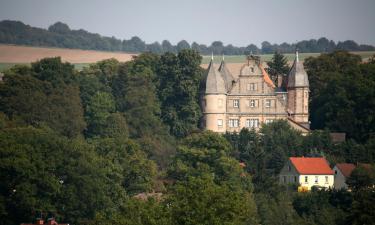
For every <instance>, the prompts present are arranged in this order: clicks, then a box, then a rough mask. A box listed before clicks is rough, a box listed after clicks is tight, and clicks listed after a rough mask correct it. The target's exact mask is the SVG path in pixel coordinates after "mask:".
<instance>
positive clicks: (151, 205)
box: [90, 199, 174, 225]
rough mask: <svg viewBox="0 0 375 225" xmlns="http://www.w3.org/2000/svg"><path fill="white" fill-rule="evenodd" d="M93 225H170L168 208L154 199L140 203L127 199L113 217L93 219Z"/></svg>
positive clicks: (100, 215)
mask: <svg viewBox="0 0 375 225" xmlns="http://www.w3.org/2000/svg"><path fill="white" fill-rule="evenodd" d="M90 224H95V225H113V224H115V225H169V224H170V225H172V224H174V223H172V221H171V216H170V211H169V209H168V206H167V205H166V204H164V203H160V202H158V201H156V200H155V199H149V200H147V201H140V200H137V199H129V201H127V202H126V204H125V205H124V207H123V208H122V209H121V210H120V212H118V213H117V214H115V215H112V216H111V217H109V218H107V217H105V216H104V215H102V214H98V215H97V216H96V217H95V221H93V222H92V223H90Z"/></svg>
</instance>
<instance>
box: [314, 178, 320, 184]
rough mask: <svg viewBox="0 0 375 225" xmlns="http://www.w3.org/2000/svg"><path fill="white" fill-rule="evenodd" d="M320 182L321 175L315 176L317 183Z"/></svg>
mask: <svg viewBox="0 0 375 225" xmlns="http://www.w3.org/2000/svg"><path fill="white" fill-rule="evenodd" d="M318 182H319V176H315V183H316V184H317V183H318Z"/></svg>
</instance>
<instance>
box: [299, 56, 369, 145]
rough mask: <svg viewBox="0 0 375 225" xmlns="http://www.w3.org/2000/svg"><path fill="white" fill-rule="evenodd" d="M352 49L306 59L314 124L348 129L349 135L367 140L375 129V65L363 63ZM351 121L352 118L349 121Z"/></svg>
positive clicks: (337, 129)
mask: <svg viewBox="0 0 375 225" xmlns="http://www.w3.org/2000/svg"><path fill="white" fill-rule="evenodd" d="M360 62H361V58H360V57H358V56H357V55H353V54H350V53H348V52H343V51H338V52H334V53H330V54H323V55H321V56H319V57H317V58H315V59H313V58H310V59H307V60H306V62H305V66H306V69H307V72H308V74H309V81H310V90H311V95H310V96H311V104H310V106H311V107H310V108H311V111H310V118H311V122H312V123H311V127H312V128H317V129H322V128H328V129H330V130H333V131H337V132H346V133H347V136H348V137H349V138H353V139H355V140H356V141H358V142H362V143H363V142H366V140H367V139H368V138H369V136H370V134H371V133H372V132H374V130H373V127H374V124H375V121H374V119H373V118H372V116H370V115H372V114H373V111H374V110H375V104H374V102H373V101H371V99H373V98H374V96H375V92H374V87H375V80H374V76H372V75H371V74H374V72H375V68H374V67H373V66H371V64H363V65H362V64H361V63H360ZM347 121H351V122H350V123H348V122H347Z"/></svg>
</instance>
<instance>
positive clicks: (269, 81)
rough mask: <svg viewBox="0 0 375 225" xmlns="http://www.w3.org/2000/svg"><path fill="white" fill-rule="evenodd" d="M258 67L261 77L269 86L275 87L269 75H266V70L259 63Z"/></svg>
mask: <svg viewBox="0 0 375 225" xmlns="http://www.w3.org/2000/svg"><path fill="white" fill-rule="evenodd" d="M259 68H260V69H261V70H262V74H263V79H264V81H265V82H266V84H268V85H269V86H270V87H272V88H275V87H276V86H275V84H274V83H273V82H272V80H271V78H270V76H269V75H268V73H267V71H266V70H265V69H264V68H263V66H262V65H259Z"/></svg>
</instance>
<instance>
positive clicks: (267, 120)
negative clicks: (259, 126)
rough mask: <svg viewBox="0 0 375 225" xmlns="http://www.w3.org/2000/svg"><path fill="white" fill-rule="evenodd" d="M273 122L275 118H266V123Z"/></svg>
mask: <svg viewBox="0 0 375 225" xmlns="http://www.w3.org/2000/svg"><path fill="white" fill-rule="evenodd" d="M272 122H273V119H266V121H265V123H266V124H269V123H272Z"/></svg>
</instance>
